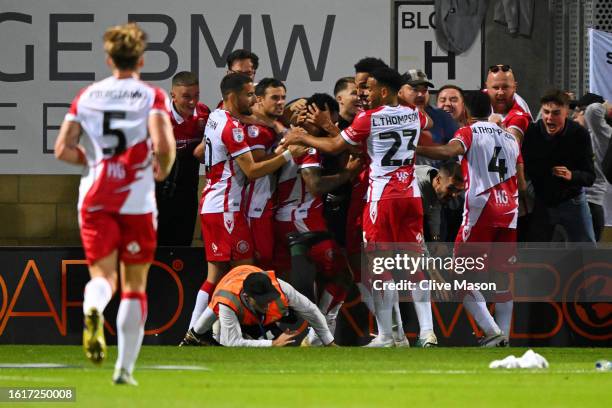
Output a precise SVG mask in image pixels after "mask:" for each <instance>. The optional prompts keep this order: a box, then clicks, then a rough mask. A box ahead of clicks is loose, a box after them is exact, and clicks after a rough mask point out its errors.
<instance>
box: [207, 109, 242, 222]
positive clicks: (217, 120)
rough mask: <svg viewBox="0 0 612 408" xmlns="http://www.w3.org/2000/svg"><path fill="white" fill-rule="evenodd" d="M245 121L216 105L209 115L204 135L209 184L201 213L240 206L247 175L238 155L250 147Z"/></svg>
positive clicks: (228, 209)
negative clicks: (238, 161)
mask: <svg viewBox="0 0 612 408" xmlns="http://www.w3.org/2000/svg"><path fill="white" fill-rule="evenodd" d="M246 137H247V136H246V132H245V128H244V125H242V123H240V122H239V121H238V119H235V118H233V117H232V116H231V115H230V114H229V112H228V111H226V110H223V109H216V110H215V111H213V112H212V113H211V114H210V116H209V117H208V121H207V122H206V128H205V129H204V138H205V140H206V150H205V151H204V165H205V166H206V177H207V184H206V187H204V191H203V192H202V203H201V213H202V214H210V213H222V212H237V211H240V210H241V204H242V199H243V196H244V190H245V187H246V184H247V179H246V176H245V175H244V173H243V172H242V170H241V169H240V167H239V166H238V163H236V160H235V159H236V157H238V156H240V155H241V154H244V153H246V152H248V151H250V150H251V147H250V146H249V144H248V143H247V141H246Z"/></svg>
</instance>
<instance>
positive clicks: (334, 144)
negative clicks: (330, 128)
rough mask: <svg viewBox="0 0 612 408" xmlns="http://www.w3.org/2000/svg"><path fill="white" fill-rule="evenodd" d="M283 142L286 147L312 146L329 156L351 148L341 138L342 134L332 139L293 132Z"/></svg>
mask: <svg viewBox="0 0 612 408" xmlns="http://www.w3.org/2000/svg"><path fill="white" fill-rule="evenodd" d="M282 142H283V144H284V145H285V146H290V145H295V144H303V145H307V146H311V147H314V148H315V149H317V150H318V151H320V152H322V153H329V154H338V153H341V152H343V151H345V150H346V149H348V148H349V147H350V145H349V144H348V143H347V142H345V141H344V139H343V138H342V136H340V133H336V134H335V135H334V136H332V137H315V136H312V135H309V134H307V133H304V132H302V133H299V132H292V133H291V134H287V135H286V136H285V137H284V139H283V141H282Z"/></svg>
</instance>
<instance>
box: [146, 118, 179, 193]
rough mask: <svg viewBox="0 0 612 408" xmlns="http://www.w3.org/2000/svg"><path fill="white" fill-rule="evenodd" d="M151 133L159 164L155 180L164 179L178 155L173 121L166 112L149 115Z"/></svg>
mask: <svg viewBox="0 0 612 408" xmlns="http://www.w3.org/2000/svg"><path fill="white" fill-rule="evenodd" d="M148 127H149V134H150V135H151V140H152V141H153V152H154V153H155V160H157V164H158V166H157V167H156V172H155V180H157V181H162V180H164V179H165V178H166V177H168V174H170V171H171V170H172V165H173V164H174V159H175V157H176V143H175V141H174V135H173V131H172V123H170V118H169V117H168V115H166V114H165V113H159V114H152V115H149V119H148Z"/></svg>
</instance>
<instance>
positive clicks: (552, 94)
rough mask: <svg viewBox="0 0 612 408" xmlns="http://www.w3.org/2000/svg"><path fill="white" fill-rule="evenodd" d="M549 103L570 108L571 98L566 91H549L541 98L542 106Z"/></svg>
mask: <svg viewBox="0 0 612 408" xmlns="http://www.w3.org/2000/svg"><path fill="white" fill-rule="evenodd" d="M547 103H554V104H556V105H561V106H569V97H568V96H567V93H565V91H562V90H560V89H549V90H547V91H546V92H544V95H542V97H541V98H540V105H545V104H547Z"/></svg>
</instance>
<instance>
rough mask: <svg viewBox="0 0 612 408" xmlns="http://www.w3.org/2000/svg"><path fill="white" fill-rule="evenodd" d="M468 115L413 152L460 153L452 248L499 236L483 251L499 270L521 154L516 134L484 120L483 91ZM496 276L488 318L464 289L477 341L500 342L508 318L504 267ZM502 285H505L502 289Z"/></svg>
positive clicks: (513, 220) (514, 214)
mask: <svg viewBox="0 0 612 408" xmlns="http://www.w3.org/2000/svg"><path fill="white" fill-rule="evenodd" d="M470 112H471V114H472V117H473V120H472V124H471V125H470V126H465V127H462V128H461V129H459V130H458V131H457V133H456V134H455V136H454V137H453V139H452V140H451V141H450V142H449V143H448V144H446V145H444V146H439V147H432V146H427V147H425V146H419V147H417V154H422V155H424V156H427V157H430V158H432V159H436V160H440V159H442V160H444V159H450V158H453V157H456V156H459V155H462V156H463V158H462V161H461V166H462V169H463V177H464V180H465V187H466V197H465V206H464V213H463V223H462V225H461V228H460V229H459V233H458V234H457V238H456V240H455V253H456V254H458V253H461V252H462V251H465V250H466V248H467V246H466V245H462V244H464V243H467V244H469V243H473V242H487V243H492V242H501V243H507V244H505V245H503V248H496V250H495V251H492V253H491V254H489V258H488V263H489V265H491V267H492V268H496V269H497V270H501V269H503V268H504V267H507V266H508V262H509V259H510V258H511V257H512V256H513V255H514V254H515V251H516V224H517V219H518V198H519V190H521V191H524V189H525V181H524V176H523V164H522V157H521V155H520V147H519V143H518V140H517V137H516V136H514V135H513V134H511V133H509V132H508V131H506V130H504V129H502V128H501V127H499V126H498V125H497V124H495V123H491V122H488V121H487V118H488V117H489V115H490V114H491V107H490V101H489V97H488V96H487V94H485V93H481V92H478V93H477V94H476V95H475V96H474V98H473V99H472V101H471V103H470ZM496 277H499V278H500V279H501V280H502V281H500V282H498V284H499V285H498V290H499V289H502V290H501V291H499V292H501V293H497V294H496V295H497V299H496V302H497V303H496V305H495V312H496V313H495V315H496V316H495V317H496V320H497V322H496V321H495V320H494V319H493V317H492V316H491V314H490V313H489V311H488V310H487V308H486V302H485V300H484V297H483V296H482V294H481V293H480V292H478V291H472V292H470V293H466V294H465V297H464V299H463V302H464V305H465V307H466V309H467V310H468V311H469V312H470V313H471V314H472V315H473V316H474V318H475V319H476V322H477V323H478V325H479V326H480V328H481V329H483V331H484V333H485V338H484V339H483V341H482V342H481V344H482V345H483V346H504V345H507V344H508V337H507V336H509V333H510V327H511V322H512V306H513V304H512V294H511V292H510V291H509V290H508V289H507V285H508V282H507V277H508V274H507V273H501V274H497V275H496ZM504 289H505V290H504Z"/></svg>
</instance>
